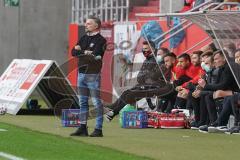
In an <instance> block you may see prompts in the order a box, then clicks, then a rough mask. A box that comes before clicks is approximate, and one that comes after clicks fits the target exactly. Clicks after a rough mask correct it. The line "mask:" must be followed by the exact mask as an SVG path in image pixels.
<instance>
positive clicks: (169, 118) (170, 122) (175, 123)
mask: <svg viewBox="0 0 240 160" xmlns="http://www.w3.org/2000/svg"><path fill="white" fill-rule="evenodd" d="M159 125H160V127H161V128H188V126H189V125H188V119H187V117H186V115H185V114H184V113H170V114H167V113H163V114H161V115H160V116H159Z"/></svg>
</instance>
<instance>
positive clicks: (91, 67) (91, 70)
mask: <svg viewBox="0 0 240 160" xmlns="http://www.w3.org/2000/svg"><path fill="white" fill-rule="evenodd" d="M76 45H79V46H80V47H81V50H80V51H78V50H75V49H74V48H73V49H72V56H75V57H78V58H79V62H78V67H79V68H78V71H79V73H85V74H97V73H99V72H100V71H101V68H102V59H103V55H104V51H105V49H106V39H105V38H104V37H103V36H101V35H100V33H98V34H96V35H93V36H89V35H87V34H86V35H84V36H83V37H81V38H80V40H79V41H78V43H77V44H76ZM85 50H89V51H93V52H92V54H93V55H94V56H91V55H85V54H84V51H85ZM100 56H101V58H99V57H100Z"/></svg>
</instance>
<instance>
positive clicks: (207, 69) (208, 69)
mask: <svg viewBox="0 0 240 160" xmlns="http://www.w3.org/2000/svg"><path fill="white" fill-rule="evenodd" d="M204 70H205V71H206V72H211V71H212V68H210V66H207V65H205V69H204Z"/></svg>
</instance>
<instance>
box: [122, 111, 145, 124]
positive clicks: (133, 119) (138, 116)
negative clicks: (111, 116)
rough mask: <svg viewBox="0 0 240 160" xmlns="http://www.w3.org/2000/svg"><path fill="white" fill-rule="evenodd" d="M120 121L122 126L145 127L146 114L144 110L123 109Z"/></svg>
mask: <svg viewBox="0 0 240 160" xmlns="http://www.w3.org/2000/svg"><path fill="white" fill-rule="evenodd" d="M122 122H123V124H122V127H123V128H147V127H148V115H147V112H145V111H124V112H123V116H122Z"/></svg>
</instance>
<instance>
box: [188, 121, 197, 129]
mask: <svg viewBox="0 0 240 160" xmlns="http://www.w3.org/2000/svg"><path fill="white" fill-rule="evenodd" d="M190 126H191V129H192V130H198V129H199V125H198V123H197V122H196V121H193V122H191V124H190Z"/></svg>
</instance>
